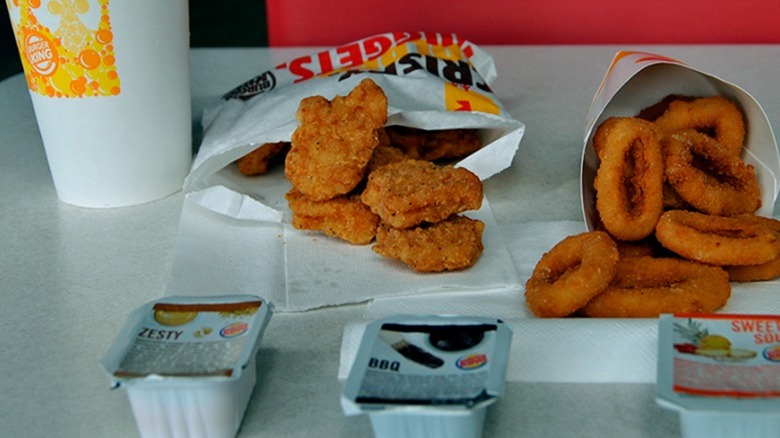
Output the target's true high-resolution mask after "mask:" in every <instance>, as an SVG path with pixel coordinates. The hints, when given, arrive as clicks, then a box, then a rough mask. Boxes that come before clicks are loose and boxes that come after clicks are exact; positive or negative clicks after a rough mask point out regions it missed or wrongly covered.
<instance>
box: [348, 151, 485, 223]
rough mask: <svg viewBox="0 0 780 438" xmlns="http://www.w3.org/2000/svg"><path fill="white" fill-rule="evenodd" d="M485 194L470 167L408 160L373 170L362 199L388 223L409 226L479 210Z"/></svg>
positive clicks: (480, 182)
mask: <svg viewBox="0 0 780 438" xmlns="http://www.w3.org/2000/svg"><path fill="white" fill-rule="evenodd" d="M482 193H483V190H482V181H480V180H479V177H477V176H476V175H475V174H473V173H472V172H471V171H469V170H468V169H464V168H454V167H452V166H444V167H441V166H437V165H435V164H434V163H431V162H429V161H420V160H406V161H401V162H398V163H393V164H388V165H387V166H384V167H381V168H379V169H377V170H375V171H374V172H372V173H371V174H370V175H369V176H368V183H366V188H365V190H364V191H363V194H362V195H361V199H362V200H363V203H364V204H366V205H368V206H369V207H371V211H373V212H374V213H376V214H378V215H379V217H380V218H382V221H383V222H385V223H386V224H388V225H390V226H392V227H394V228H410V227H413V226H415V225H418V224H420V223H423V222H430V223H434V222H439V221H441V220H444V219H446V218H448V217H449V216H450V215H452V214H456V213H461V212H464V211H467V210H476V209H478V208H479V207H480V206H481V205H482Z"/></svg>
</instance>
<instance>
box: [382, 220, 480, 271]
mask: <svg viewBox="0 0 780 438" xmlns="http://www.w3.org/2000/svg"><path fill="white" fill-rule="evenodd" d="M484 228H485V224H484V223H483V222H482V221H479V220H475V219H469V218H467V217H465V216H453V217H451V218H449V219H447V220H445V221H442V222H438V223H435V224H432V225H425V226H420V227H417V228H409V229H405V230H399V229H397V228H391V227H389V226H387V225H384V224H383V225H381V226H380V227H379V229H378V230H377V235H376V244H375V245H374V246H373V247H372V248H371V249H373V250H374V251H375V252H376V253H377V254H380V255H382V256H384V257H388V258H392V259H398V260H401V261H402V262H404V263H406V264H407V265H409V267H410V268H412V269H414V270H415V271H418V272H441V271H456V270H459V269H465V268H468V267H470V266H472V265H474V263H476V261H477V259H478V258H479V256H480V255H481V254H482V250H483V249H484V246H483V245H482V231H483V230H484Z"/></svg>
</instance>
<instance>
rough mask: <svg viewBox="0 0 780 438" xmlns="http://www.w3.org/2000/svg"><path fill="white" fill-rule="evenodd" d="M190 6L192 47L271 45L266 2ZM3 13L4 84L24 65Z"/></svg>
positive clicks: (196, 1) (207, 1)
mask: <svg viewBox="0 0 780 438" xmlns="http://www.w3.org/2000/svg"><path fill="white" fill-rule="evenodd" d="M128 1H132V0H128ZM166 1H167V0H166ZM189 2H190V45H191V46H192V47H263V46H266V45H268V34H267V32H266V24H265V22H266V17H265V2H264V1H262V0H216V1H215V0H189ZM3 3H5V2H3ZM0 9H1V10H2V12H0V80H3V79H5V78H7V77H8V76H11V75H14V74H17V73H20V72H21V71H22V64H21V63H20V62H19V52H18V51H17V49H16V42H15V41H14V36H13V33H12V32H11V22H10V20H9V19H8V10H7V9H6V7H5V4H3V5H2V6H0ZM139 26H143V24H139Z"/></svg>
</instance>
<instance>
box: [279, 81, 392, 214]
mask: <svg viewBox="0 0 780 438" xmlns="http://www.w3.org/2000/svg"><path fill="white" fill-rule="evenodd" d="M296 117H297V118H298V120H299V121H300V126H299V127H298V128H297V129H296V130H295V132H294V133H293V135H292V148H291V149H290V152H289V153H288V154H287V158H286V160H285V173H286V174H287V178H288V179H289V180H290V182H291V183H292V185H293V187H295V188H297V189H298V190H300V191H301V192H302V193H304V194H305V195H306V196H308V197H310V198H311V199H314V200H319V201H322V200H326V199H330V198H333V197H336V196H339V195H345V194H347V193H349V192H350V191H352V189H354V188H355V187H356V186H357V185H358V184H359V183H360V182H361V180H362V179H363V177H364V176H365V171H366V165H367V164H368V161H369V160H370V159H371V156H372V154H373V151H374V148H376V146H377V145H378V144H379V138H378V132H377V131H378V130H379V129H380V128H381V127H382V126H384V124H385V123H386V122H387V96H385V93H384V92H383V91H382V89H381V88H380V87H379V86H378V85H376V83H374V81H372V80H371V79H363V80H362V81H361V82H360V84H358V85H357V86H356V87H355V88H354V89H353V90H352V91H351V92H350V93H349V94H348V95H347V96H346V97H343V96H336V97H335V98H334V99H333V100H332V101H328V100H327V99H325V98H324V97H322V96H311V97H307V98H305V99H303V100H302V101H301V103H300V105H299V106H298V111H297V113H296Z"/></svg>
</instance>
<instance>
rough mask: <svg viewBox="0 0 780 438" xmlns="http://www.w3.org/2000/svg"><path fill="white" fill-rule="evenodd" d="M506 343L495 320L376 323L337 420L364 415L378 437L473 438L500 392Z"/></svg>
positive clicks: (462, 318)
mask: <svg viewBox="0 0 780 438" xmlns="http://www.w3.org/2000/svg"><path fill="white" fill-rule="evenodd" d="M511 337H512V332H511V330H510V329H509V328H508V326H506V325H505V324H504V323H503V322H502V321H501V320H497V319H494V318H482V317H465V316H404V315H399V316H393V317H389V318H384V319H381V320H378V321H375V322H373V323H371V324H369V325H368V326H367V327H366V330H365V332H364V335H363V338H362V340H361V343H360V346H359V348H358V352H357V355H356V357H355V362H354V363H353V365H352V368H351V370H350V373H349V376H348V378H347V381H346V383H345V386H344V391H343V393H342V397H341V403H342V408H343V410H344V413H345V414H347V415H359V414H368V415H369V417H370V420H371V424H372V427H373V430H374V434H375V436H377V437H407V436H408V437H413V436H426V437H436V436H441V437H479V436H481V435H482V429H483V426H484V421H485V412H486V410H487V407H488V406H489V405H491V404H492V403H495V402H496V401H497V399H498V397H499V396H500V395H501V393H502V392H503V388H504V381H505V376H506V367H507V361H508V355H509V347H510V344H511Z"/></svg>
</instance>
